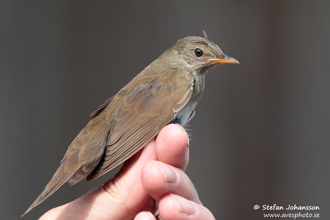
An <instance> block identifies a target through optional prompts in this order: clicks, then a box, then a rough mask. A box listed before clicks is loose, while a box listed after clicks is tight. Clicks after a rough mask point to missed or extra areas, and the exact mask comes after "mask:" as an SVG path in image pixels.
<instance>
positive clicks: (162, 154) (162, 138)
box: [156, 124, 189, 170]
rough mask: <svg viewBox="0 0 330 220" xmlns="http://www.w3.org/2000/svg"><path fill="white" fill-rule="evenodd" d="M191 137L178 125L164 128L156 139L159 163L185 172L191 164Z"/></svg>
mask: <svg viewBox="0 0 330 220" xmlns="http://www.w3.org/2000/svg"><path fill="white" fill-rule="evenodd" d="M188 146H189V137H188V134H187V132H186V131H185V130H184V129H183V128H182V127H181V126H180V125H178V124H170V125H168V126H166V127H165V128H163V129H162V130H161V131H160V133H159V135H158V137H157V139H156V154H157V158H158V160H159V161H162V162H164V163H167V164H170V165H172V166H175V167H178V168H180V169H183V170H185V169H186V168H187V166H188V162H189V148H188Z"/></svg>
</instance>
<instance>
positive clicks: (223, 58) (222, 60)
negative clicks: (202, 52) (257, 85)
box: [206, 55, 239, 64]
mask: <svg viewBox="0 0 330 220" xmlns="http://www.w3.org/2000/svg"><path fill="white" fill-rule="evenodd" d="M206 61H211V62H214V63H218V64H223V63H227V64H239V62H238V60H236V59H235V58H232V57H230V56H227V55H222V56H221V58H216V59H206Z"/></svg>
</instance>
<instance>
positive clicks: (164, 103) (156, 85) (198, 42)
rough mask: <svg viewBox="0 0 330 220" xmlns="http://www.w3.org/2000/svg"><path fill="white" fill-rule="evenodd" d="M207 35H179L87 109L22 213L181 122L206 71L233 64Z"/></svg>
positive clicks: (195, 100)
mask: <svg viewBox="0 0 330 220" xmlns="http://www.w3.org/2000/svg"><path fill="white" fill-rule="evenodd" d="M238 63H239V62H238V61H237V60H236V59H234V58H232V57H230V56H227V55H225V54H224V53H223V52H222V50H221V49H220V47H219V46H218V45H217V44H215V43H214V42H212V41H210V40H209V39H208V38H207V35H206V33H205V32H204V37H200V36H188V37H185V38H182V39H180V40H178V41H177V42H176V43H175V44H173V45H172V46H171V47H170V48H169V49H167V50H166V51H165V52H164V53H162V54H161V55H160V56H159V57H158V58H157V59H156V60H154V61H153V62H152V63H151V64H150V65H148V66H147V67H145V68H144V69H143V70H142V71H141V72H140V73H139V74H138V75H136V76H135V77H134V78H133V79H132V80H131V81H130V82H129V83H128V84H127V85H126V86H124V87H123V88H122V89H121V90H120V91H119V92H117V93H116V94H115V95H113V96H112V97H111V98H109V99H108V100H106V101H105V102H104V104H102V105H101V106H100V107H99V108H97V109H96V111H94V112H93V113H92V114H91V120H90V121H89V122H88V123H87V125H86V126H85V127H84V128H83V129H82V130H81V131H80V133H79V134H78V135H77V136H76V138H75V139H74V140H73V141H72V143H71V144H70V146H69V147H68V149H67V151H66V153H65V155H64V157H63V159H62V160H61V162H60V165H59V167H58V169H57V170H56V172H55V174H54V175H53V177H52V178H51V180H50V181H49V183H48V184H47V185H46V186H45V188H44V190H43V191H42V192H41V194H40V195H39V196H38V197H37V198H36V200H35V201H34V202H33V203H32V204H31V205H30V206H29V208H28V209H27V210H26V211H25V213H24V214H23V215H22V216H24V215H25V214H27V213H28V212H30V211H31V210H32V209H33V208H34V207H36V206H37V205H39V204H40V203H42V202H43V201H44V200H46V199H47V198H48V197H49V196H51V195H52V194H53V193H55V192H56V191H57V190H58V189H59V188H60V187H61V186H62V185H64V184H65V183H68V184H69V185H74V184H76V183H78V182H80V181H81V180H83V179H86V180H87V181H91V180H94V179H96V178H98V177H100V176H102V175H104V174H105V173H107V172H109V171H110V170H112V169H113V168H115V167H117V166H118V165H120V164H122V163H123V162H125V161H126V160H127V159H129V158H130V157H132V156H133V155H134V154H135V153H137V152H138V151H139V150H141V149H142V148H143V147H144V146H145V145H146V144H147V143H148V142H149V141H150V140H151V139H153V138H154V137H156V136H157V134H158V133H159V132H160V130H161V129H162V128H163V127H165V126H166V125H168V124H170V123H177V124H180V125H182V126H183V125H185V124H186V123H188V122H189V121H190V120H191V119H192V118H193V117H194V115H195V108H196V106H197V104H198V102H199V101H200V100H201V98H202V94H203V91H204V88H205V76H206V73H207V72H208V71H209V70H210V69H211V68H213V67H215V66H218V65H220V64H238Z"/></svg>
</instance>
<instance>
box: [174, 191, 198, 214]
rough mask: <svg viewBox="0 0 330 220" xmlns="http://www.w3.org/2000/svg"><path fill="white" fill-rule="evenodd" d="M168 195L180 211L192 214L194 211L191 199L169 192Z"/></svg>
mask: <svg viewBox="0 0 330 220" xmlns="http://www.w3.org/2000/svg"><path fill="white" fill-rule="evenodd" d="M170 196H171V198H172V201H173V203H174V204H175V205H176V207H177V208H178V211H179V212H180V213H182V214H185V215H192V214H194V213H195V211H196V210H195V206H194V205H193V204H192V202H191V201H189V200H187V199H185V198H182V197H180V196H177V195H174V194H170Z"/></svg>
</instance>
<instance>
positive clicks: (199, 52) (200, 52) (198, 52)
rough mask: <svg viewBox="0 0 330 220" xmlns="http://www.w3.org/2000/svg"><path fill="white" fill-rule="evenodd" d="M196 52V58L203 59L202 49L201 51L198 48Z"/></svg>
mask: <svg viewBox="0 0 330 220" xmlns="http://www.w3.org/2000/svg"><path fill="white" fill-rule="evenodd" d="M194 52H195V55H196V57H201V56H203V51H202V50H201V49H199V48H196V49H195V50H194Z"/></svg>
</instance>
